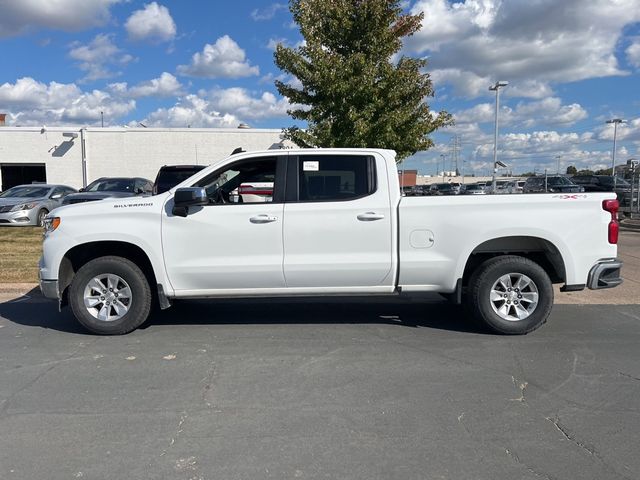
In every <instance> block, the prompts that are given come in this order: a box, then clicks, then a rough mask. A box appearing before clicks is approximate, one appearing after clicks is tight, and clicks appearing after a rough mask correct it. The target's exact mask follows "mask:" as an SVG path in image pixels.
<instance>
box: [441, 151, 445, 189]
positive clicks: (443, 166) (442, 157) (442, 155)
mask: <svg viewBox="0 0 640 480" xmlns="http://www.w3.org/2000/svg"><path fill="white" fill-rule="evenodd" d="M445 157H446V155H445V154H444V153H441V154H440V158H441V159H442V182H443V183H444V168H445V165H444V162H445V160H444V159H445Z"/></svg>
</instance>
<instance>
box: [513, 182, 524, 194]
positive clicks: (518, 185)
mask: <svg viewBox="0 0 640 480" xmlns="http://www.w3.org/2000/svg"><path fill="white" fill-rule="evenodd" d="M525 183H526V180H516V181H514V182H513V185H512V186H511V193H523V192H524V184H525Z"/></svg>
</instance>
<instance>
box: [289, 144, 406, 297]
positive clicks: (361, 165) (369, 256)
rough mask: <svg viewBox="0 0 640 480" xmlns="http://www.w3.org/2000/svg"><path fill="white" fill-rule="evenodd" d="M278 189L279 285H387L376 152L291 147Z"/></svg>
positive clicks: (388, 241) (388, 235)
mask: <svg viewBox="0 0 640 480" xmlns="http://www.w3.org/2000/svg"><path fill="white" fill-rule="evenodd" d="M378 176H379V177H378ZM378 178H382V179H383V182H384V183H382V184H381V183H380V182H378ZM286 197H287V198H286V200H287V203H286V204H285V210H284V218H285V222H284V230H283V235H284V275H285V280H286V284H287V287H292V288H304V287H307V288H310V287H315V288H319V287H320V288H328V289H331V288H335V287H339V288H342V287H379V286H392V285H393V280H394V279H393V275H392V274H391V267H392V244H393V242H392V234H393V232H392V229H391V225H392V223H391V222H392V218H391V207H390V199H389V194H388V187H387V183H386V168H385V165H384V159H383V158H381V157H377V156H373V155H366V154H361V153H358V154H348V155H340V154H334V153H331V154H328V153H313V151H310V152H309V154H305V155H300V156H294V155H292V156H290V157H289V163H288V168H287V193H286Z"/></svg>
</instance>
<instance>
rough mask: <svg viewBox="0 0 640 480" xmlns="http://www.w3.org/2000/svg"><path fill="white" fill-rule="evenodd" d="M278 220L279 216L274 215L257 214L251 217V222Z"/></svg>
mask: <svg viewBox="0 0 640 480" xmlns="http://www.w3.org/2000/svg"><path fill="white" fill-rule="evenodd" d="M276 220H278V217H274V216H273V215H256V216H255V217H251V218H250V219H249V221H250V222H251V223H271V222H275V221H276Z"/></svg>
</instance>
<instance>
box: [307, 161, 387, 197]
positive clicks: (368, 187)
mask: <svg viewBox="0 0 640 480" xmlns="http://www.w3.org/2000/svg"><path fill="white" fill-rule="evenodd" d="M298 162H299V163H298V172H299V180H298V199H299V200H300V201H303V202H304V201H307V202H329V201H339V200H352V199H355V198H358V197H364V196H366V195H370V194H371V193H373V192H374V191H375V190H376V183H375V179H376V172H375V162H374V159H373V157H370V156H366V155H302V156H300V157H299V159H298Z"/></svg>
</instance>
